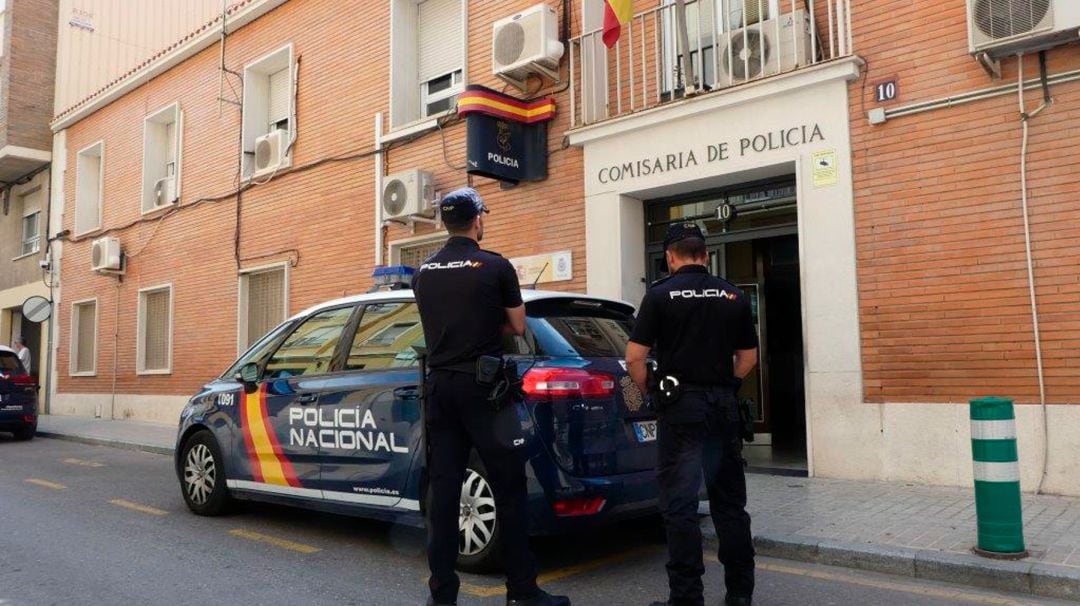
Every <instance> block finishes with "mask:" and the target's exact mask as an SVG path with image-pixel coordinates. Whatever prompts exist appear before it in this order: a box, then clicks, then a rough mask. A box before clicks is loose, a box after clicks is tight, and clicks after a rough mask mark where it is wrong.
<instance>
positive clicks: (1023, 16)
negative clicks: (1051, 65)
mask: <svg viewBox="0 0 1080 606" xmlns="http://www.w3.org/2000/svg"><path fill="white" fill-rule="evenodd" d="M967 8H968V42H969V45H970V50H971V52H972V53H986V54H988V55H989V56H990V57H991V58H994V59H1000V58H1002V57H1006V56H1008V55H1015V54H1017V53H1020V52H1035V51H1040V50H1046V49H1048V48H1051V47H1054V46H1058V45H1060V44H1065V43H1067V42H1071V41H1074V40H1077V39H1080V0H967Z"/></svg>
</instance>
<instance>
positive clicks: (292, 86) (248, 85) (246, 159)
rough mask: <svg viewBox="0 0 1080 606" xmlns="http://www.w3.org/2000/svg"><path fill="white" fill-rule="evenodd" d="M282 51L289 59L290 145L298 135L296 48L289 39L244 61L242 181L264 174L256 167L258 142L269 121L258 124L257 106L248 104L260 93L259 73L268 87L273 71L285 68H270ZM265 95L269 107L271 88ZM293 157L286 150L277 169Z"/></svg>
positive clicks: (241, 109) (285, 164) (241, 126)
mask: <svg viewBox="0 0 1080 606" xmlns="http://www.w3.org/2000/svg"><path fill="white" fill-rule="evenodd" d="M283 54H284V55H285V58H286V61H287V63H286V67H285V68H284V69H288V70H289V128H288V131H287V133H288V134H287V140H288V141H289V146H290V147H291V146H292V143H294V142H295V137H296V133H297V130H296V121H297V117H296V94H295V91H296V52H295V48H294V47H293V43H292V41H290V42H287V43H286V44H283V45H282V46H279V47H278V48H275V49H274V50H272V51H270V52H268V53H266V54H264V55H263V56H261V57H259V58H257V59H255V60H253V61H250V62H248V63H245V64H244V69H243V74H244V76H243V79H244V85H243V97H242V98H243V101H242V103H241V106H240V130H241V141H242V143H243V145H242V150H241V154H240V175H241V180H242V181H244V182H249V181H251V180H252V179H254V178H255V177H257V176H260V175H261V173H258V172H257V171H256V170H255V141H256V140H257V139H258V138H259V137H262V136H264V135H268V134H270V130H269V124H267V125H265V130H264V129H263V127H259V126H257V124H256V122H255V121H256V119H257V117H256V116H252V115H251V114H252V113H253V112H255V108H254V107H252V106H250V105H249V103H251V104H254V103H255V100H254V99H255V98H256V95H257V93H256V92H255V91H254V90H253V89H254V87H255V86H256V83H255V80H256V76H258V78H259V79H265V80H266V81H267V83H266V86H267V87H269V80H270V76H271V74H274V73H276V72H278V71H280V69H282V68H278V69H273V68H270V67H267V65H272V64H274V63H276V62H279V61H280V57H281V55H283ZM262 96H263V97H264V98H263V102H264V103H265V104H266V105H267V106H269V104H270V98H269V97H270V94H269V88H267V90H266V94H265V95H262ZM267 110H268V111H269V107H268V108H267ZM292 160H293V154H292V150H291V149H289V151H288V153H286V154H285V157H284V158H283V159H282V160H281V164H280V165H278V168H277V170H281V169H284V168H289V167H291V166H292Z"/></svg>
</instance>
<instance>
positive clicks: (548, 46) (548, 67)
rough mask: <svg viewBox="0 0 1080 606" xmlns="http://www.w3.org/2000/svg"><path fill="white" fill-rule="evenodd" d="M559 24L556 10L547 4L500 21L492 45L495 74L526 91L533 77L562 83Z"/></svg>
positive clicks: (492, 61) (561, 45) (562, 50)
mask: <svg viewBox="0 0 1080 606" xmlns="http://www.w3.org/2000/svg"><path fill="white" fill-rule="evenodd" d="M558 22H559V17H558V14H557V13H556V12H555V9H554V8H553V7H551V6H548V5H546V4H537V5H536V6H533V7H531V8H527V9H525V10H523V11H521V12H520V13H517V14H516V15H511V16H510V17H507V18H505V19H500V20H499V21H496V22H495V25H494V33H493V35H492V43H491V63H492V70H493V71H494V73H495V75H496V76H499V77H500V78H502V79H503V80H505V81H507V82H509V83H511V84H513V85H515V86H517V87H519V88H522V89H525V88H526V87H525V80H526V79H527V78H528V77H529V76H530V75H532V74H543V75H545V76H547V77H548V78H550V79H552V80H558V79H559V61H560V60H561V59H562V56H563V52H564V49H563V44H562V42H560V41H559V27H558Z"/></svg>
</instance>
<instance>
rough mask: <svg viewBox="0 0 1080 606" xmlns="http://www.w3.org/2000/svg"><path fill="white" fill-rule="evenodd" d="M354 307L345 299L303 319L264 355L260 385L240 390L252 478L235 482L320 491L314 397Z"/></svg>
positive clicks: (290, 491) (302, 493)
mask: <svg viewBox="0 0 1080 606" xmlns="http://www.w3.org/2000/svg"><path fill="white" fill-rule="evenodd" d="M355 311H356V306H355V305H343V306H338V307H334V308H330V309H326V310H322V311H319V312H317V313H314V314H312V315H311V316H310V317H308V318H306V319H304V320H303V321H301V322H300V323H299V324H298V325H297V327H296V328H295V329H294V330H293V331H292V332H291V333H290V334H289V336H288V337H286V338H285V339H284V341H283V342H282V343H281V345H280V347H278V348H277V349H276V350H275V351H274V353H273V354H272V355H270V356H269V358H268V359H267V361H266V363H265V365H264V367H263V369H262V374H261V379H260V381H259V383H258V388H257V389H256V390H255V391H254V392H252V393H247V394H241V395H240V398H241V401H240V402H238V408H239V415H238V416H239V426H240V429H241V433H242V435H243V444H244V446H243V450H244V453H245V455H246V460H247V463H248V470H249V472H250V480H249V481H247V482H244V481H242V480H241V481H238V482H233V484H234V486H235V487H237V488H246V489H250V490H258V491H262V492H271V493H278V494H288V495H294V496H308V497H321V496H322V495H321V486H320V479H319V473H320V469H319V467H320V465H319V456H320V450H321V442H320V434H319V432H320V429H321V426H320V419H319V409H318V402H319V398H320V395H321V390H322V388H323V386H324V385H325V383H326V379H327V376H328V373H329V372H330V371H331V369H332V368H333V364H334V360H335V356H336V354H337V351H338V347H339V344H340V342H341V338H342V335H343V334H344V331H345V328H346V326H347V325H348V324H349V321H350V319H351V318H352V316H353V314H354V312H355Z"/></svg>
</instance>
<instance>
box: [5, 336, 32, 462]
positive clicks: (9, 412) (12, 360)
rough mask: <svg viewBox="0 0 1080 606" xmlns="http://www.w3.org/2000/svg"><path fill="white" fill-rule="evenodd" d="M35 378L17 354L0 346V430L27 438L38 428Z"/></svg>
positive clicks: (30, 437) (16, 437)
mask: <svg viewBox="0 0 1080 606" xmlns="http://www.w3.org/2000/svg"><path fill="white" fill-rule="evenodd" d="M37 392H38V385H37V380H36V379H34V377H32V376H30V375H29V374H27V372H26V369H25V368H23V365H22V362H20V361H19V355H18V354H16V353H15V350H14V349H11V348H10V347H4V346H0V431H9V432H11V433H14V434H15V439H17V440H29V439H32V438H33V437H34V432H36V431H37Z"/></svg>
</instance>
